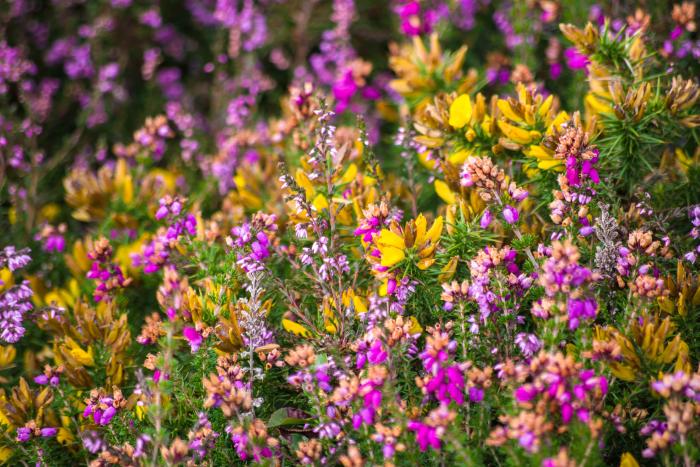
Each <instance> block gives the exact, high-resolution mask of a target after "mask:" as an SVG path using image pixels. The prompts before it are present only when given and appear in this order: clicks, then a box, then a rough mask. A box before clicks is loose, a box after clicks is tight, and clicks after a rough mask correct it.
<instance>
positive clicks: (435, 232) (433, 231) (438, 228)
mask: <svg viewBox="0 0 700 467" xmlns="http://www.w3.org/2000/svg"><path fill="white" fill-rule="evenodd" d="M442 224H443V221H442V216H438V217H437V219H435V222H433V225H432V227H430V230H428V233H427V234H426V235H425V236H426V238H427V239H428V240H430V241H431V242H432V243H433V244H435V243H437V242H438V240H439V239H440V235H441V234H442Z"/></svg>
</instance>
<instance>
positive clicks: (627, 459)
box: [620, 452, 639, 467]
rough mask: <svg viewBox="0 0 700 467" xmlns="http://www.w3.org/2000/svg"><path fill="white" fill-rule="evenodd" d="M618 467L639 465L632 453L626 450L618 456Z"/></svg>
mask: <svg viewBox="0 0 700 467" xmlns="http://www.w3.org/2000/svg"><path fill="white" fill-rule="evenodd" d="M620 467H639V463H637V459H635V458H634V456H633V455H632V454H630V453H629V452H626V453H624V454H623V455H622V457H620Z"/></svg>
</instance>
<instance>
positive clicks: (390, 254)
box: [380, 246, 406, 268]
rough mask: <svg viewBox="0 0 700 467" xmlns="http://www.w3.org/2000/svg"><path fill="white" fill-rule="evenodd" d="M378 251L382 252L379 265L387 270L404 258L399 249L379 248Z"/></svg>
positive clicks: (402, 252) (401, 250)
mask: <svg viewBox="0 0 700 467" xmlns="http://www.w3.org/2000/svg"><path fill="white" fill-rule="evenodd" d="M380 251H381V252H382V261H381V265H382V266H384V267H387V268H390V267H392V266H393V265H395V264H396V263H399V262H401V261H403V259H404V258H405V257H406V255H405V254H404V251H403V249H400V248H394V247H390V246H387V247H384V248H380Z"/></svg>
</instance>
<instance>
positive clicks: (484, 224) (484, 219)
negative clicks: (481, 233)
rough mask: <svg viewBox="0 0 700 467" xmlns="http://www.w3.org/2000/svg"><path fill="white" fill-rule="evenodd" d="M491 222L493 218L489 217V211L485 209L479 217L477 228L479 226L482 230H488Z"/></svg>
mask: <svg viewBox="0 0 700 467" xmlns="http://www.w3.org/2000/svg"><path fill="white" fill-rule="evenodd" d="M492 220H493V216H492V215H491V211H489V210H488V209H486V210H485V211H484V213H483V214H482V215H481V221H479V226H481V228H482V229H488V228H489V225H491V221H492Z"/></svg>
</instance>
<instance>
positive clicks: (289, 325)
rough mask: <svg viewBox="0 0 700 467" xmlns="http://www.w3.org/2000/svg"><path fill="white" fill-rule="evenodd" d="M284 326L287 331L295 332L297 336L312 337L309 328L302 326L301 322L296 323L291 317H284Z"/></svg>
mask: <svg viewBox="0 0 700 467" xmlns="http://www.w3.org/2000/svg"><path fill="white" fill-rule="evenodd" d="M282 327H283V328H284V330H285V331H287V332H291V333H292V334H295V335H297V336H301V337H311V333H310V332H309V330H308V329H306V328H305V327H304V326H302V325H301V324H299V323H295V322H294V321H292V320H291V319H287V318H283V319H282Z"/></svg>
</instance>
